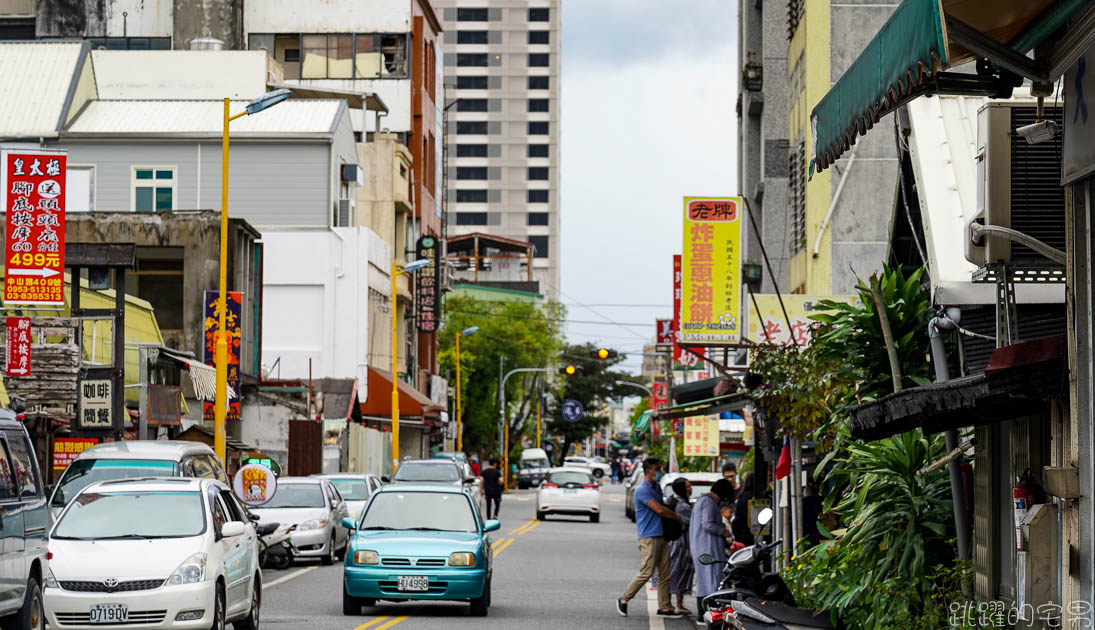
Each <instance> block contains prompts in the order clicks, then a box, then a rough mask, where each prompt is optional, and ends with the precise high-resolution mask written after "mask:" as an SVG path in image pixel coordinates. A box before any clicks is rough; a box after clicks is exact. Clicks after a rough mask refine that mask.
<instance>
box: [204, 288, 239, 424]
mask: <svg viewBox="0 0 1095 630" xmlns="http://www.w3.org/2000/svg"><path fill="white" fill-rule="evenodd" d="M219 298H220V292H219V291H206V292H205V306H204V309H205V344H204V353H203V356H202V361H203V362H204V363H205V364H206V365H209V366H212V367H216V366H217V360H216V359H217V329H218V328H219V327H220V319H219V317H220V312H219V311H218V310H217V302H218V301H219ZM224 301H225V306H227V308H228V311H227V313H226V314H225V317H224V327H225V329H226V330H227V331H228V387H229V389H231V390H232V392H233V393H234V394H235V395H234V396H231V395H230V396H228V414H227V415H226V416H225V419H226V420H239V419H240V343H241V340H242V339H243V337H242V333H243V293H242V292H240V291H228V292H227V293H225V296H224ZM214 407H215V405H214V402H213V401H211V400H206V401H204V402H203V403H202V415H203V417H204V419H205V420H206V421H209V422H212V421H213V420H215V419H216V413H215V411H214Z"/></svg>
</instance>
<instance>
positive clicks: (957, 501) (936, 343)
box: [928, 308, 970, 560]
mask: <svg viewBox="0 0 1095 630" xmlns="http://www.w3.org/2000/svg"><path fill="white" fill-rule="evenodd" d="M961 314H962V311H960V310H959V309H957V308H948V309H947V310H946V312H945V313H944V314H942V315H937V316H936V317H933V318H932V320H931V321H930V322H928V340H929V341H930V342H931V351H932V365H934V366H935V382H936V383H945V382H947V381H949V380H950V378H951V377H950V371H949V370H948V369H947V350H946V348H945V347H944V346H943V331H951V330H955V329H956V328H958V320H959V318H960V317H961ZM943 436H944V438H945V439H946V442H947V452H948V453H950V452H953V451H954V450H955V449H956V448H958V431H957V430H955V429H951V430H950V431H946V432H945V433H944V434H943ZM960 460H961V457H955V458H954V459H952V460H951V462H950V463H949V464H947V468H948V469H949V470H950V475H951V503H952V504H953V506H954V529H955V531H956V532H957V534H958V557H959V558H961V559H963V560H966V559H968V558H969V557H970V556H969V551H970V534H969V524H968V523H967V522H966V493H965V489H964V488H963V487H962V466H961V463H960Z"/></svg>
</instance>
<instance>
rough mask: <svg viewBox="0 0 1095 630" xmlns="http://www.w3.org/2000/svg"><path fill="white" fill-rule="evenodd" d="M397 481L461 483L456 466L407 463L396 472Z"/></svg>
mask: <svg viewBox="0 0 1095 630" xmlns="http://www.w3.org/2000/svg"><path fill="white" fill-rule="evenodd" d="M395 480H396V481H459V480H460V475H459V474H458V473H457V470H456V466H455V465H454V464H426V463H420V462H406V463H404V464H403V465H402V466H400V467H399V470H397V471H396V472H395Z"/></svg>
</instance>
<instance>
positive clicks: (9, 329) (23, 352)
mask: <svg viewBox="0 0 1095 630" xmlns="http://www.w3.org/2000/svg"><path fill="white" fill-rule="evenodd" d="M4 332H5V335H6V337H5V338H6V339H7V345H6V347H5V357H4V358H5V360H6V362H7V363H6V365H5V369H4V375H5V376H9V377H11V376H30V318H29V317H8V318H7V321H6V323H5V326H4Z"/></svg>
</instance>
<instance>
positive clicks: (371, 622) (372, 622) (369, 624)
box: [354, 615, 388, 630]
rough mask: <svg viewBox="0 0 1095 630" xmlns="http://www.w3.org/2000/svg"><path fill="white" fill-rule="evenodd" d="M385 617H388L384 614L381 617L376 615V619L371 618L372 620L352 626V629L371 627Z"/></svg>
mask: <svg viewBox="0 0 1095 630" xmlns="http://www.w3.org/2000/svg"><path fill="white" fill-rule="evenodd" d="M387 618H388V616H387V615H385V616H383V617H377V618H376V619H373V620H372V621H370V622H368V623H363V624H361V625H360V626H358V627H356V628H354V630H365V629H366V628H371V627H373V626H375V625H376V624H378V623H381V622H383V621H384V620H385V619H387Z"/></svg>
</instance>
